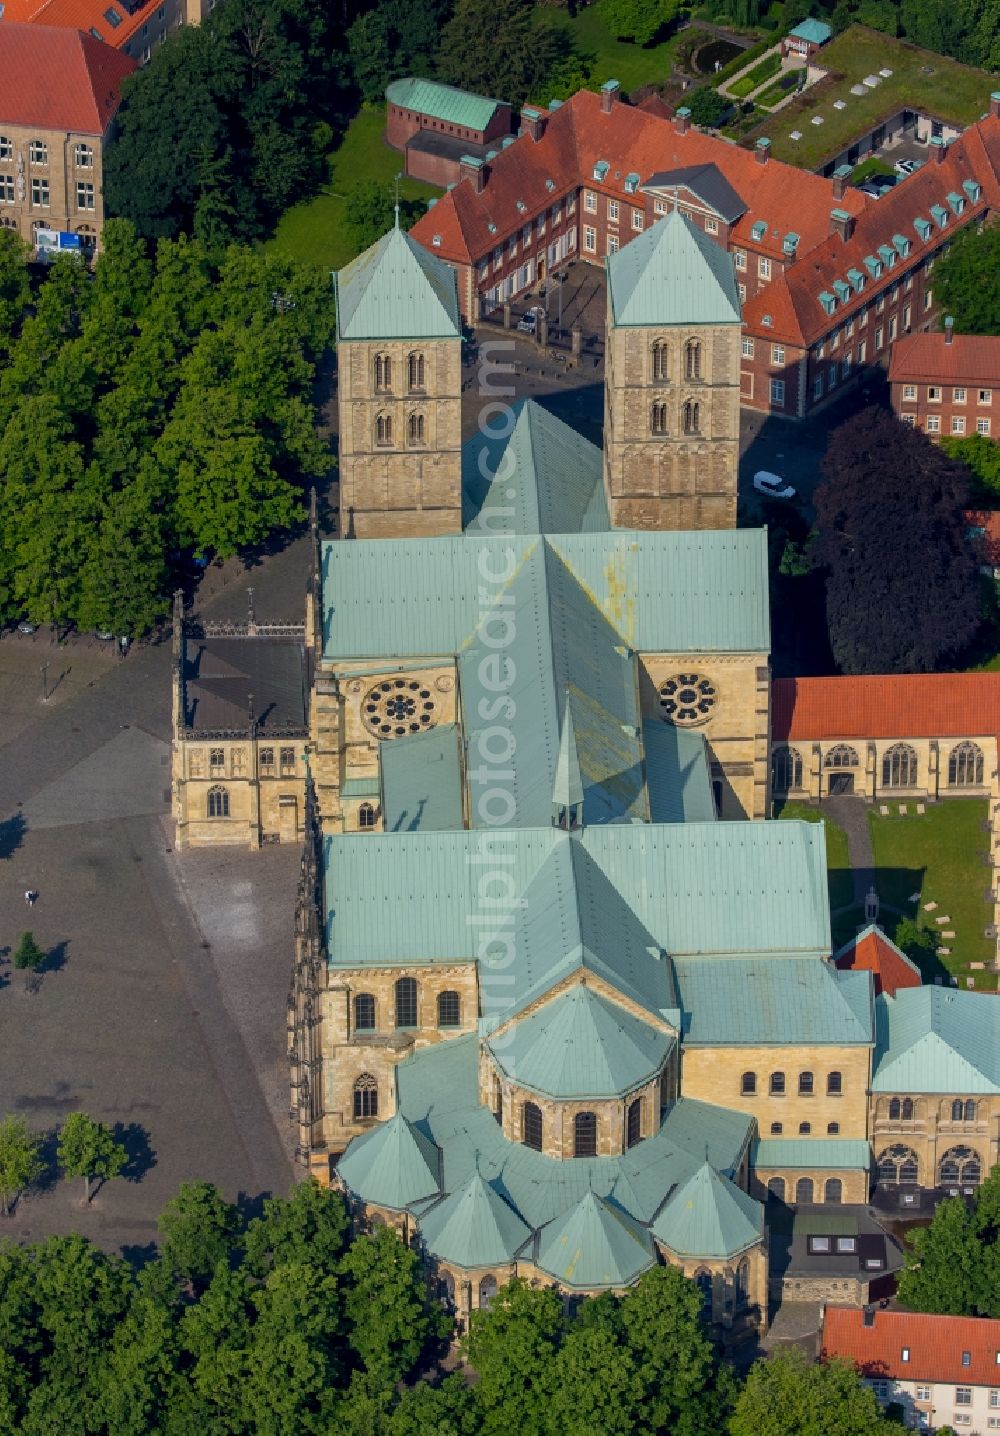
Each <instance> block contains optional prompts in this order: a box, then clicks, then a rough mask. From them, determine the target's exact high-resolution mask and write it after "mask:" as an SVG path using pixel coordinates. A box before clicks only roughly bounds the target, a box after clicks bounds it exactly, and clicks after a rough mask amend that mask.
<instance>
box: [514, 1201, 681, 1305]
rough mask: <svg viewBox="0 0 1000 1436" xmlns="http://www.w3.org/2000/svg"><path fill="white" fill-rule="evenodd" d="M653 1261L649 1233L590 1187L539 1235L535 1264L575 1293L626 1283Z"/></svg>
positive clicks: (626, 1284) (652, 1263)
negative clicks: (575, 1291) (590, 1189)
mask: <svg viewBox="0 0 1000 1436" xmlns="http://www.w3.org/2000/svg"><path fill="white" fill-rule="evenodd" d="M655 1263H656V1258H655V1255H654V1253H653V1244H652V1242H651V1241H650V1238H649V1233H648V1232H646V1231H644V1230H643V1228H642V1227H641V1226H639V1224H638V1222H635V1221H633V1220H632V1218H631V1217H629V1216H627V1215H626V1214H625V1212H623V1211H621V1210H619V1209H618V1208H616V1207H613V1206H611V1205H610V1204H609V1203H608V1202H607V1201H604V1200H603V1199H602V1198H601V1197H598V1196H596V1195H595V1193H594V1192H592V1191H589V1192H587V1193H585V1195H584V1196H583V1198H582V1199H581V1201H579V1202H578V1203H577V1205H576V1206H575V1207H572V1208H571V1209H570V1210H569V1211H568V1212H566V1213H564V1215H563V1216H561V1217H558V1218H556V1220H555V1221H554V1222H551V1223H550V1224H549V1225H548V1226H547V1227H546V1228H545V1229H544V1230H543V1231H542V1232H541V1233H540V1234H539V1238H538V1255H537V1257H536V1264H537V1265H538V1266H539V1267H540V1268H541V1269H542V1271H546V1272H548V1273H549V1275H550V1276H554V1277H556V1278H557V1279H558V1280H559V1281H560V1282H561V1283H562V1284H563V1286H568V1287H574V1288H576V1289H577V1290H578V1291H592V1290H594V1289H596V1288H601V1287H620V1286H628V1285H629V1284H630V1283H631V1282H633V1281H635V1279H636V1277H637V1276H639V1275H640V1273H642V1272H644V1271H646V1270H647V1269H648V1268H649V1267H651V1266H654V1265H655Z"/></svg>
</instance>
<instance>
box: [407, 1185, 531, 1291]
mask: <svg viewBox="0 0 1000 1436" xmlns="http://www.w3.org/2000/svg"><path fill="white" fill-rule="evenodd" d="M420 1236H421V1240H422V1241H423V1244H424V1246H425V1247H426V1248H427V1250H428V1251H429V1252H431V1253H432V1254H433V1255H434V1256H437V1257H441V1258H442V1259H443V1260H444V1261H448V1262H453V1263H454V1264H455V1265H456V1266H460V1267H466V1268H469V1267H477V1266H499V1265H501V1264H502V1263H504V1262H509V1261H511V1260H512V1258H513V1256H514V1253H515V1252H516V1251H518V1250H519V1248H521V1247H522V1246H524V1243H525V1242H526V1241H527V1240H528V1238H529V1237H530V1236H531V1229H530V1227H529V1226H528V1225H527V1223H526V1222H524V1221H522V1219H521V1217H520V1216H519V1215H518V1213H517V1212H516V1211H515V1210H514V1208H513V1207H512V1206H511V1205H510V1204H509V1203H508V1202H506V1201H505V1200H504V1199H503V1197H502V1196H501V1195H500V1193H499V1192H498V1191H497V1189H496V1186H495V1185H494V1184H493V1183H491V1182H487V1181H486V1180H485V1178H484V1177H483V1176H482V1174H481V1173H480V1172H479V1170H478V1169H477V1170H476V1171H474V1172H473V1173H472V1175H471V1176H470V1177H469V1180H468V1181H467V1182H466V1183H465V1184H464V1186H461V1187H459V1188H458V1189H457V1190H456V1191H454V1192H451V1193H450V1194H449V1195H448V1196H446V1197H444V1198H443V1200H442V1201H440V1202H438V1203H437V1204H436V1205H435V1206H433V1207H431V1208H430V1210H429V1211H427V1212H425V1213H424V1214H423V1216H422V1217H421V1218H420Z"/></svg>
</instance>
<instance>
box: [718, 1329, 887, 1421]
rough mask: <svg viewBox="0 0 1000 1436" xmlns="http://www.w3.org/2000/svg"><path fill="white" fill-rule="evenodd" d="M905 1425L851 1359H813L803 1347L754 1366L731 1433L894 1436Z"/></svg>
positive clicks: (733, 1415)
mask: <svg viewBox="0 0 1000 1436" xmlns="http://www.w3.org/2000/svg"><path fill="white" fill-rule="evenodd" d="M898 1429H899V1428H898V1427H897V1426H896V1425H895V1424H893V1423H890V1422H888V1421H886V1420H885V1418H884V1417H883V1416H882V1412H881V1408H880V1407H879V1404H878V1399H877V1398H876V1396H875V1393H874V1392H873V1391H872V1390H871V1388H870V1387H868V1386H866V1385H865V1384H864V1382H863V1381H862V1380H861V1378H860V1377H859V1376H858V1374H857V1372H856V1371H855V1370H854V1368H853V1366H850V1365H848V1364H847V1363H846V1362H841V1361H830V1362H822V1363H820V1362H817V1363H813V1362H810V1361H809V1360H808V1359H807V1358H806V1356H805V1355H804V1354H803V1353H802V1352H801V1351H800V1350H799V1349H798V1348H797V1347H794V1346H793V1347H790V1348H786V1349H782V1350H779V1351H776V1352H775V1353H774V1354H773V1355H772V1356H771V1357H769V1358H768V1360H766V1361H758V1362H756V1363H755V1364H754V1366H753V1367H751V1369H750V1374H749V1376H748V1377H747V1380H746V1385H745V1386H744V1387H743V1389H742V1391H741V1392H740V1394H739V1396H738V1398H737V1401H736V1408H735V1410H734V1412H733V1414H732V1416H731V1417H730V1421H729V1432H730V1436H890V1433H891V1432H893V1431H897V1430H898Z"/></svg>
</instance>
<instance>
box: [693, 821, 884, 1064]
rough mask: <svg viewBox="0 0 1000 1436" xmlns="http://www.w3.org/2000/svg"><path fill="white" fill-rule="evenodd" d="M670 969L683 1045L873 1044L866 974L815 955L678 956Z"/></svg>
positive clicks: (868, 984)
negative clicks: (678, 997) (842, 968)
mask: <svg viewBox="0 0 1000 1436" xmlns="http://www.w3.org/2000/svg"><path fill="white" fill-rule="evenodd" d="M769 826H770V825H769ZM674 970H675V972H676V974H677V985H678V987H679V989H680V995H681V1005H682V1008H683V1013H684V1017H683V1024H684V1041H685V1043H690V1044H695V1045H697V1044H701V1045H706V1046H723V1047H730V1046H739V1045H744V1046H749V1047H757V1046H777V1047H782V1046H789V1045H791V1044H793V1043H794V1044H798V1043H806V1044H816V1045H824V1044H828V1043H829V1044H833V1045H836V1046H852V1045H865V1044H868V1043H871V1042H872V1041H873V1040H874V1033H873V1025H872V1012H871V974H870V973H868V972H839V971H838V970H837V969H836V968H835V967H833V966H832V965H831V964H830V963H828V962H818V961H817V960H816V959H815V958H814V957H811V958H768V957H756V958H745V957H742V958H741V957H731V958H727V959H725V960H720V959H718V958H712V959H706V958H680V959H678V960H677V961H676V962H675V964H674Z"/></svg>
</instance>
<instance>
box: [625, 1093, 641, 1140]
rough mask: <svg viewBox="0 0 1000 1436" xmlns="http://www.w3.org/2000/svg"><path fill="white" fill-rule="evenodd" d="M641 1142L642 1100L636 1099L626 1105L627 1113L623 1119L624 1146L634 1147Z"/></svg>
mask: <svg viewBox="0 0 1000 1436" xmlns="http://www.w3.org/2000/svg"><path fill="white" fill-rule="evenodd" d="M641 1141H642V1098H641V1097H636V1099H635V1101H634V1102H630V1103H629V1104H628V1113H627V1115H626V1118H625V1145H626V1147H634V1146H636V1144H637V1143H639V1142H641Z"/></svg>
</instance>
